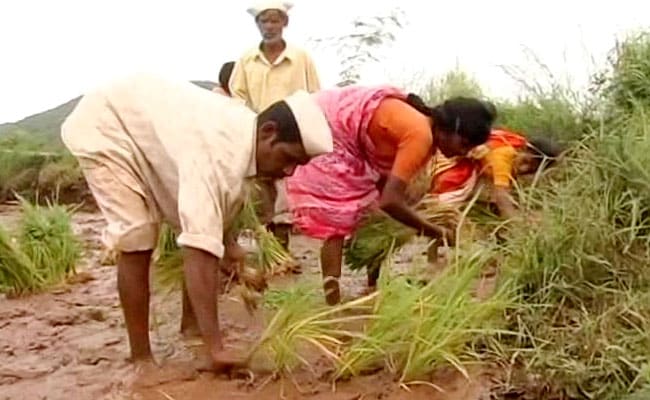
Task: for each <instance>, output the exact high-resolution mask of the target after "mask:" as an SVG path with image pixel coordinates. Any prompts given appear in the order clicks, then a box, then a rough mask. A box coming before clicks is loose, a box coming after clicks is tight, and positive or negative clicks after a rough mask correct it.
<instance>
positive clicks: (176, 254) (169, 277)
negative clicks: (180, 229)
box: [154, 224, 185, 293]
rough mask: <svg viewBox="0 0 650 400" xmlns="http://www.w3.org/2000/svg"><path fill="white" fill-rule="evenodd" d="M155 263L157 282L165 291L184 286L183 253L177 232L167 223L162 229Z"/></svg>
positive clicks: (177, 289) (176, 289) (175, 289)
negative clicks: (177, 239)
mask: <svg viewBox="0 0 650 400" xmlns="http://www.w3.org/2000/svg"><path fill="white" fill-rule="evenodd" d="M154 265H155V269H154V276H155V280H156V284H157V286H158V287H159V288H160V289H161V290H162V291H163V292H165V293H171V292H175V291H179V290H181V289H182V288H183V285H184V282H185V281H184V277H183V276H184V274H183V255H182V253H181V250H180V248H179V247H178V245H177V244H176V234H175V233H174V231H173V229H172V228H171V227H170V226H169V225H167V224H163V226H162V228H161V230H160V236H159V238H158V246H157V247H156V254H155V256H154Z"/></svg>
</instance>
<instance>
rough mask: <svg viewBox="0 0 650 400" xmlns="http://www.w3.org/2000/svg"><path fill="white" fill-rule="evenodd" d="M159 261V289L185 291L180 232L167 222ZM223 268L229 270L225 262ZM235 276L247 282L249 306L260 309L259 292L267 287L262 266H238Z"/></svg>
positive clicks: (245, 293) (243, 292)
mask: <svg viewBox="0 0 650 400" xmlns="http://www.w3.org/2000/svg"><path fill="white" fill-rule="evenodd" d="M154 263H155V272H154V274H155V281H156V285H157V286H158V288H159V289H160V290H161V291H162V292H163V293H165V294H170V293H173V292H177V291H180V290H182V288H183V285H184V282H185V277H184V271H183V255H182V253H181V250H180V248H179V247H178V244H177V243H176V234H175V233H174V231H173V229H172V228H171V227H170V226H169V225H167V224H165V225H163V227H162V229H161V232H160V237H159V240H158V246H157V248H156V254H155V257H154ZM221 270H222V271H225V267H224V265H223V264H222V265H221ZM230 272H232V273H234V275H233V278H234V279H236V280H237V281H239V282H241V283H242V284H243V287H242V288H240V290H239V295H240V297H241V299H242V301H243V303H244V305H245V306H246V309H247V310H248V311H249V312H251V313H252V311H253V310H255V309H256V308H257V303H258V302H259V299H260V295H259V294H258V293H259V292H262V291H264V289H266V286H267V283H266V277H265V275H264V274H263V272H262V271H261V270H259V269H255V268H251V267H247V266H243V265H242V266H237V269H236V270H235V271H230Z"/></svg>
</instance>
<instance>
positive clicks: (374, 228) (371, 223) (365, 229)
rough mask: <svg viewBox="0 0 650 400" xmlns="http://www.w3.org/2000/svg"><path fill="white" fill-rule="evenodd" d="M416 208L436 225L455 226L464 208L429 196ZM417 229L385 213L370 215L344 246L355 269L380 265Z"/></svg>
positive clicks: (350, 265) (346, 255) (449, 227)
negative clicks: (392, 250)
mask: <svg viewBox="0 0 650 400" xmlns="http://www.w3.org/2000/svg"><path fill="white" fill-rule="evenodd" d="M416 210H417V211H418V212H419V213H420V215H422V216H423V217H424V218H425V219H427V220H428V221H429V222H431V223H432V224H434V225H440V226H444V227H447V228H448V229H455V228H456V227H457V226H458V224H459V223H460V220H461V211H460V210H459V209H457V208H455V207H452V206H448V205H445V204H441V203H438V202H436V201H435V200H434V199H433V198H432V197H431V196H425V197H424V198H423V199H422V200H420V202H419V203H418V204H417V206H416ZM416 235H417V232H416V231H415V230H414V229H412V228H409V227H408V226H406V225H403V224H401V223H399V222H397V221H395V220H394V219H392V218H390V217H389V216H387V215H386V214H384V213H380V212H375V213H372V214H370V215H369V216H368V217H367V218H366V220H365V222H363V223H362V225H361V227H359V229H358V230H357V231H356V232H355V234H354V236H353V237H352V239H351V240H349V241H348V242H347V243H346V246H345V249H344V255H345V262H346V264H347V265H348V266H349V267H350V269H351V270H353V271H354V270H359V269H362V268H364V267H369V268H377V267H379V266H380V265H381V263H382V262H383V261H384V259H385V258H386V257H387V256H388V254H389V252H390V251H391V249H395V250H398V249H400V248H401V247H402V246H403V245H404V244H406V243H407V242H408V241H409V240H410V239H412V238H413V237H415V236H416Z"/></svg>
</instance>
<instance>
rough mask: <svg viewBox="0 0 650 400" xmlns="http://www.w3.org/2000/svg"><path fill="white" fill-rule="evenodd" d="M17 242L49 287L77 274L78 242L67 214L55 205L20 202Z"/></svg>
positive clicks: (69, 215)
mask: <svg viewBox="0 0 650 400" xmlns="http://www.w3.org/2000/svg"><path fill="white" fill-rule="evenodd" d="M21 202H22V215H21V220H20V228H19V236H18V242H19V244H20V248H21V249H22V251H23V252H24V253H25V255H26V256H27V257H28V258H29V259H30V260H31V261H32V263H33V264H34V267H35V268H36V269H37V271H38V274H39V275H40V276H41V278H42V279H43V280H44V282H46V283H48V284H54V283H58V282H61V281H62V280H64V279H65V278H66V277H68V276H69V275H71V274H74V273H75V272H76V265H77V262H78V261H79V260H80V258H81V250H82V247H81V242H80V241H79V239H78V238H77V236H76V235H75V233H74V232H73V230H72V219H71V214H70V211H69V210H68V209H67V208H66V207H64V206H61V205H58V204H49V205H47V206H40V205H34V204H31V203H29V202H28V201H26V200H24V199H22V200H21Z"/></svg>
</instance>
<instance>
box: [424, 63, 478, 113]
mask: <svg viewBox="0 0 650 400" xmlns="http://www.w3.org/2000/svg"><path fill="white" fill-rule="evenodd" d="M420 94H421V96H422V99H423V100H424V101H425V102H427V104H440V103H442V102H444V101H445V100H447V99H449V98H450V97H457V96H465V97H479V98H481V97H483V90H482V89H481V85H479V83H478V81H477V80H476V79H474V78H473V77H472V76H471V75H469V74H468V73H466V72H464V71H462V70H461V69H458V68H457V69H455V70H452V71H449V72H447V73H446V74H444V75H443V76H441V77H437V78H431V79H430V80H429V81H428V82H427V83H426V84H425V85H424V87H422V88H421V89H420Z"/></svg>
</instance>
